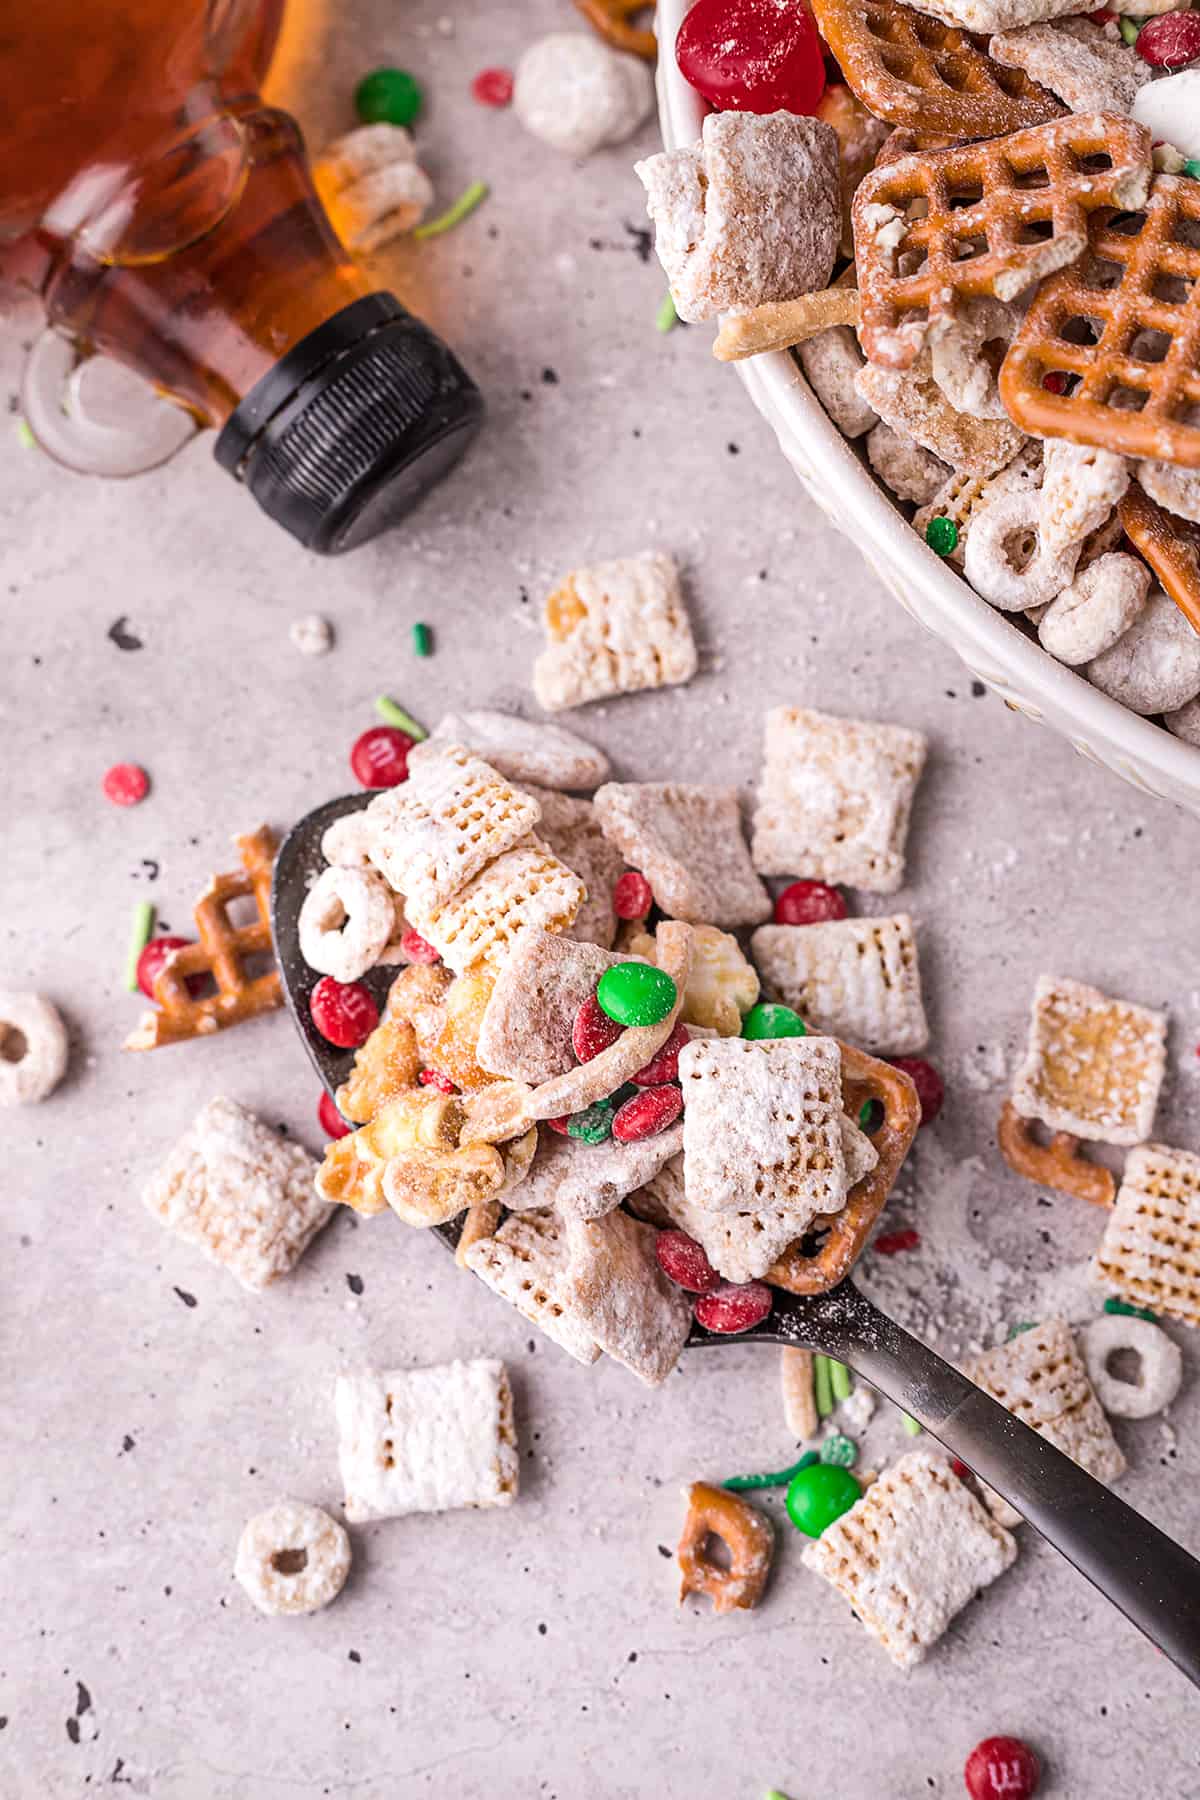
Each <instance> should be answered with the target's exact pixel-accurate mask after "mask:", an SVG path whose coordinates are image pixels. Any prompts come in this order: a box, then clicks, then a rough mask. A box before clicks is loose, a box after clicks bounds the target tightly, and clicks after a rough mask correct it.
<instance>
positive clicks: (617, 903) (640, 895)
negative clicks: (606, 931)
mask: <svg viewBox="0 0 1200 1800" xmlns="http://www.w3.org/2000/svg"><path fill="white" fill-rule="evenodd" d="M612 903H613V911H614V912H615V913H616V915H617V917H618V919H644V918H645V917H646V914H647V913H648V912H649V911H650V908H651V907H652V906H653V905H654V895H653V893H652V891H651V888H650V883H649V882H648V881H647V880H646V877H645V876H644V875H641V874H639V873H638V871H637V870H636V869H626V871H625V873H624V874H623V875H622V876H621V877H620V878H619V880H618V881H617V882H616V884H615V886H614V887H613V892H612Z"/></svg>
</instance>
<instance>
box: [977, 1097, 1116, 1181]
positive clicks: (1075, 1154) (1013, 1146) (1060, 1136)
mask: <svg viewBox="0 0 1200 1800" xmlns="http://www.w3.org/2000/svg"><path fill="white" fill-rule="evenodd" d="M996 1142H997V1144H998V1145H999V1147H1000V1154H1001V1156H1002V1157H1003V1158H1004V1160H1005V1162H1006V1163H1007V1164H1008V1166H1009V1168H1010V1169H1012V1170H1013V1171H1014V1173H1015V1174H1017V1175H1023V1176H1024V1177H1025V1179H1026V1181H1036V1182H1037V1184H1038V1186H1039V1187H1049V1188H1053V1189H1054V1191H1055V1193H1057V1194H1070V1195H1071V1196H1072V1197H1073V1198H1074V1199H1076V1200H1090V1201H1091V1203H1092V1205H1093V1206H1111V1205H1112V1203H1113V1196H1114V1195H1115V1194H1116V1191H1117V1184H1116V1181H1115V1180H1114V1179H1113V1174H1112V1171H1111V1169H1106V1168H1104V1167H1103V1166H1102V1165H1101V1164H1100V1163H1093V1162H1088V1160H1087V1158H1086V1157H1084V1156H1082V1155H1081V1154H1080V1140H1079V1139H1078V1138H1077V1137H1075V1136H1073V1135H1072V1133H1071V1132H1069V1131H1056V1132H1054V1133H1053V1134H1052V1136H1051V1138H1050V1142H1049V1143H1048V1144H1039V1143H1038V1141H1037V1139H1036V1138H1035V1137H1034V1135H1033V1122H1032V1120H1030V1119H1025V1118H1022V1116H1021V1114H1020V1113H1019V1112H1018V1111H1017V1109H1016V1107H1015V1106H1014V1105H1013V1103H1012V1101H1011V1100H1006V1101H1005V1102H1004V1106H1003V1109H1002V1110H1001V1113H1000V1123H999V1125H998V1126H997V1128H996Z"/></svg>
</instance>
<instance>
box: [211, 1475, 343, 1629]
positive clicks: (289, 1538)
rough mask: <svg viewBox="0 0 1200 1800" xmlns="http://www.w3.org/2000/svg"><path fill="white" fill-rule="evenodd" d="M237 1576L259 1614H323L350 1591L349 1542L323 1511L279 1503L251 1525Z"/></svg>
mask: <svg viewBox="0 0 1200 1800" xmlns="http://www.w3.org/2000/svg"><path fill="white" fill-rule="evenodd" d="M233 1572H234V1574H235V1575H236V1576H237V1579H238V1580H239V1582H240V1583H241V1585H242V1587H243V1588H244V1589H245V1590H246V1592H247V1594H248V1595H249V1596H250V1598H251V1600H252V1601H253V1602H254V1604H255V1606H257V1608H258V1610H259V1612H262V1613H268V1614H270V1615H271V1616H272V1617H278V1616H279V1615H281V1614H285V1613H311V1612H318V1611H319V1610H320V1609H321V1607H323V1606H328V1605H329V1602H330V1601H331V1600H336V1599H337V1597H338V1595H339V1594H340V1593H341V1591H342V1588H343V1586H344V1585H345V1581H346V1577H347V1575H348V1574H349V1573H350V1539H349V1538H348V1537H347V1536H346V1532H345V1530H344V1528H343V1527H342V1526H341V1525H339V1524H338V1522H337V1520H336V1519H331V1518H330V1516H329V1514H328V1513H327V1512H322V1511H321V1508H320V1507H319V1506H306V1505H305V1503H304V1502H303V1501H302V1500H280V1501H278V1502H277V1503H276V1504H275V1505H274V1506H269V1507H268V1508H267V1510H266V1511H265V1512H260V1513H256V1514H255V1515H254V1517H253V1518H252V1519H251V1520H249V1521H248V1523H247V1525H246V1527H245V1529H244V1531H243V1532H242V1535H241V1537H240V1538H239V1540H238V1547H237V1560H236V1561H235V1563H234V1566H233Z"/></svg>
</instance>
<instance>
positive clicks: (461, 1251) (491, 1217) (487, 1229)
mask: <svg viewBox="0 0 1200 1800" xmlns="http://www.w3.org/2000/svg"><path fill="white" fill-rule="evenodd" d="M501 1210H502V1209H501V1206H500V1202H499V1200H474V1201H472V1203H471V1205H470V1206H468V1208H467V1213H466V1217H465V1218H464V1220H463V1222H462V1230H461V1231H460V1232H459V1234H458V1243H457V1245H456V1247H455V1251H454V1260H455V1262H456V1263H457V1264H458V1266H459V1268H460V1269H466V1268H469V1266H470V1265H469V1264H468V1262H467V1251H468V1250H469V1249H470V1248H471V1245H472V1244H480V1243H482V1242H483V1241H484V1239H485V1238H490V1237H493V1236H494V1235H495V1232H496V1227H497V1226H498V1225H499V1223H500V1213H501Z"/></svg>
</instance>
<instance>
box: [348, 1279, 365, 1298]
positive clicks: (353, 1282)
mask: <svg viewBox="0 0 1200 1800" xmlns="http://www.w3.org/2000/svg"><path fill="white" fill-rule="evenodd" d="M346 1286H347V1287H348V1288H349V1289H350V1292H351V1293H352V1294H361V1293H362V1291H363V1278H362V1276H361V1275H347V1277H346Z"/></svg>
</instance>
